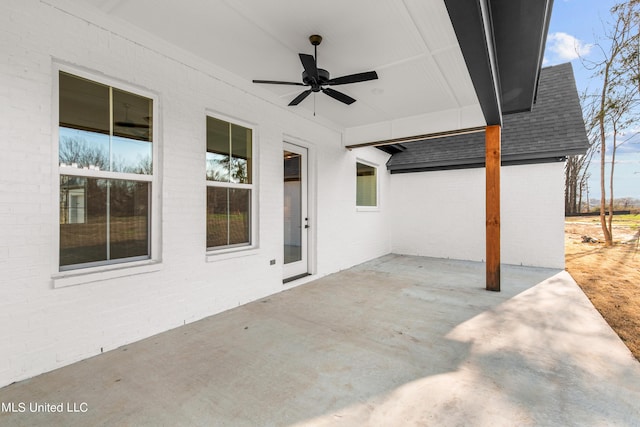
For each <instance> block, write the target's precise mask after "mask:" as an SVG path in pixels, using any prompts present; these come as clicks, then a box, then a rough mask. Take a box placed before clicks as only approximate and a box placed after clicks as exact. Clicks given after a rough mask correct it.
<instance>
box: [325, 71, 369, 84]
mask: <svg viewBox="0 0 640 427" xmlns="http://www.w3.org/2000/svg"><path fill="white" fill-rule="evenodd" d="M377 78H378V73H376V72H375V71H366V72H364V73H357V74H349V75H348V76H342V77H336V78H335V79H331V80H329V81H328V82H327V84H328V85H344V84H347V83H359V82H366V81H369V80H376V79H377Z"/></svg>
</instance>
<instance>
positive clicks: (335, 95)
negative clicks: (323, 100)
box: [322, 87, 356, 105]
mask: <svg viewBox="0 0 640 427" xmlns="http://www.w3.org/2000/svg"><path fill="white" fill-rule="evenodd" d="M322 91H323V92H324V93H326V94H327V95H329V96H330V97H332V98H333V99H337V100H338V101H340V102H344V103H345V104H347V105H351V104H353V103H354V102H356V100H355V99H353V98H352V97H350V96H349V95H345V94H344V93H342V92H338V91H337V90H333V89H331V88H329V87H328V88H324V89H322Z"/></svg>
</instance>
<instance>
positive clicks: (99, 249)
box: [60, 175, 151, 267]
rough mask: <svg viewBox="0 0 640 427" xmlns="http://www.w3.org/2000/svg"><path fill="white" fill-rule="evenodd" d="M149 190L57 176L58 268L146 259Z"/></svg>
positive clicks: (143, 184) (143, 185) (116, 182)
mask: <svg viewBox="0 0 640 427" xmlns="http://www.w3.org/2000/svg"><path fill="white" fill-rule="evenodd" d="M150 187H151V185H150V184H149V183H148V182H136V181H125V180H109V179H96V178H83V177H74V176H67V175H62V176H61V177H60V266H61V267H63V266H72V265H78V264H86V263H100V262H105V261H109V260H116V259H122V258H132V257H143V258H148V257H149V254H150V249H149V193H150V189H151V188H150ZM107 224H108V226H107Z"/></svg>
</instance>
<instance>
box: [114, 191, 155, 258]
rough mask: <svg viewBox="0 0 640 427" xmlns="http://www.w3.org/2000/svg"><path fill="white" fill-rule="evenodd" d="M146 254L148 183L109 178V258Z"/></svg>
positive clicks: (147, 238)
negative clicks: (110, 179)
mask: <svg viewBox="0 0 640 427" xmlns="http://www.w3.org/2000/svg"><path fill="white" fill-rule="evenodd" d="M147 255H149V183H147V182H136V181H125V180H112V181H111V182H110V197H109V256H110V259H121V258H131V257H140V256H147Z"/></svg>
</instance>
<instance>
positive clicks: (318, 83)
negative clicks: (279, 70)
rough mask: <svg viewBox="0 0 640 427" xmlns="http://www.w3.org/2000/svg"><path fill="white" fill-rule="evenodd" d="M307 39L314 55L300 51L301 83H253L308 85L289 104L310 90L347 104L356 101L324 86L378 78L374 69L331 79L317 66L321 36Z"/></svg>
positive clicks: (297, 100)
mask: <svg viewBox="0 0 640 427" xmlns="http://www.w3.org/2000/svg"><path fill="white" fill-rule="evenodd" d="M309 41H310V42H311V44H312V45H313V47H314V56H311V55H307V54H304V53H300V54H299V56H300V62H302V67H303V68H304V71H303V72H302V83H298V82H282V81H274V80H254V81H253V83H266V84H274V85H295V86H310V89H307V90H305V91H304V92H302V93H301V94H300V95H298V96H296V97H295V98H294V99H293V100H292V101H291V102H290V103H289V106H292V105H298V104H300V103H301V102H302V100H304V99H305V98H306V97H307V96H309V95H310V94H311V92H323V93H324V94H326V95H329V96H330V97H331V98H333V99H336V100H338V101H340V102H343V103H345V104H347V105H351V104H353V103H354V102H356V100H355V99H353V98H351V97H350V96H349V95H346V94H344V93H342V92H338V91H337V90H335V89H331V88H330V87H325V86H337V85H344V84H348V83H359V82H366V81H369V80H375V79H377V78H378V74H377V73H376V72H375V71H366V72H364V73H357V74H349V75H348V76H342V77H336V78H334V79H332V78H331V77H330V75H329V72H328V71H327V70H324V69H322V68H318V45H319V44H320V43H321V42H322V37H321V36H319V35H317V34H314V35H312V36H310V37H309Z"/></svg>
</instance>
